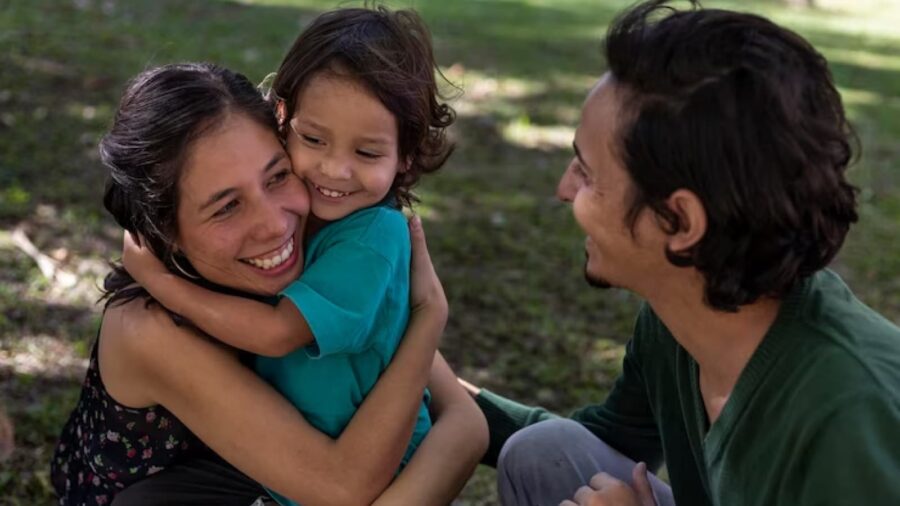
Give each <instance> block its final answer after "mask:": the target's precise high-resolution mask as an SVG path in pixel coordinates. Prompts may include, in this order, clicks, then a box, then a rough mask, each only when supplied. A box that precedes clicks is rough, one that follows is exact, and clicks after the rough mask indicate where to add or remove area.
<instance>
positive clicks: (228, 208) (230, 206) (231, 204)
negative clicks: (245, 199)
mask: <svg viewBox="0 0 900 506" xmlns="http://www.w3.org/2000/svg"><path fill="white" fill-rule="evenodd" d="M237 205H238V201H237V200H229V201H228V203H227V204H225V205H224V206H222V207H220V208H219V210H218V211H216V212H215V213H213V216H214V217H216V218H218V217H221V216H225V215H226V214H228V213H230V212H232V211H234V210H235V209H236V208H237Z"/></svg>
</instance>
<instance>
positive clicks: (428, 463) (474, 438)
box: [374, 352, 488, 506]
mask: <svg viewBox="0 0 900 506" xmlns="http://www.w3.org/2000/svg"><path fill="white" fill-rule="evenodd" d="M428 388H429V389H431V393H432V401H433V402H432V408H433V413H434V415H435V418H436V421H435V423H434V426H433V427H432V428H431V430H430V431H429V432H428V435H427V436H426V437H425V439H424V440H423V441H422V444H421V445H420V446H419V448H418V450H416V453H415V455H413V458H412V460H410V462H409V465H407V466H406V468H405V469H404V470H403V472H402V473H400V476H398V477H397V479H396V480H394V483H393V484H391V486H390V487H388V489H387V490H385V491H384V493H383V494H382V495H381V496H380V497H379V498H378V500H377V501H376V502H375V503H374V504H376V505H378V506H388V505H394V504H396V505H406V504H449V503H450V502H451V501H452V500H453V498H455V497H456V496H457V495H458V494H459V491H460V490H462V488H463V486H464V485H465V484H466V481H468V479H469V477H470V476H472V472H473V471H474V470H475V467H476V466H477V465H478V462H479V461H480V460H481V456H482V454H484V451H485V450H486V449H487V446H488V428H487V422H486V421H485V419H484V415H482V414H481V410H479V409H478V406H477V405H476V404H475V401H473V400H472V398H471V397H470V396H469V395H468V394H467V393H466V391H465V390H463V388H462V387H461V386H460V385H459V384H458V383H457V381H456V375H455V374H453V371H452V370H451V369H450V366H449V365H448V364H447V362H446V360H444V357H443V356H441V354H440V353H439V352H438V353H436V354H435V356H434V363H433V364H432V367H431V380H430V381H429V383H428Z"/></svg>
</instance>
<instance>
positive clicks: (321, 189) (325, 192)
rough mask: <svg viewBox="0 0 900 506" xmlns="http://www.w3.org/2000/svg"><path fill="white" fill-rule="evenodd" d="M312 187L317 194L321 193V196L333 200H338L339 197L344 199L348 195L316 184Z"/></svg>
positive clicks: (348, 193)
mask: <svg viewBox="0 0 900 506" xmlns="http://www.w3.org/2000/svg"><path fill="white" fill-rule="evenodd" d="M313 186H315V187H316V190H318V192H319V193H321V194H322V195H325V196H326V197H331V198H333V199H336V198H340V197H346V196H347V195H350V192H339V191H337V190H332V189H330V188H325V187H323V186H319V185H317V184H313Z"/></svg>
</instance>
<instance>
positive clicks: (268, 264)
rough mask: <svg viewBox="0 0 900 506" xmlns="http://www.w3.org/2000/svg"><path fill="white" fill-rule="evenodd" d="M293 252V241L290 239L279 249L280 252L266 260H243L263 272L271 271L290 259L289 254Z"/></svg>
mask: <svg viewBox="0 0 900 506" xmlns="http://www.w3.org/2000/svg"><path fill="white" fill-rule="evenodd" d="M293 252H294V239H293V238H291V240H290V241H288V242H287V244H285V245H284V247H282V248H281V251H279V252H277V253H275V254H274V255H272V256H269V257H266V258H258V257H257V258H248V259H246V260H244V261H245V262H247V263H248V264H250V265H252V266H254V267H259V268H260V269H263V270H269V269H273V268H275V267H278V266H279V265H281V264H283V263H284V261H285V260H287V259H288V258H290V257H291V254H292V253H293Z"/></svg>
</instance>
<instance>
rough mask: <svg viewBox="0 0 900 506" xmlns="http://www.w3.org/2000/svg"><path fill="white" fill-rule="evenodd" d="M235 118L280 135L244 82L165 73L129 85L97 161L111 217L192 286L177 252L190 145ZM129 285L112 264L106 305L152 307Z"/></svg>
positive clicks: (177, 67)
mask: <svg viewBox="0 0 900 506" xmlns="http://www.w3.org/2000/svg"><path fill="white" fill-rule="evenodd" d="M232 113H240V114H244V115H246V116H247V117H249V118H250V119H252V120H254V121H257V122H258V123H259V124H260V125H263V126H265V127H266V128H271V129H272V131H273V133H274V132H277V129H278V125H277V122H276V120H275V114H274V110H273V108H272V105H271V104H270V103H269V102H267V101H266V100H265V99H264V97H263V96H262V95H261V94H260V92H259V91H258V90H257V89H256V87H255V86H254V85H253V84H252V83H251V82H250V81H249V80H248V79H247V78H246V77H244V76H243V75H241V74H238V73H236V72H232V71H230V70H228V69H225V68H222V67H219V66H216V65H213V64H209V63H179V64H173V65H164V66H162V67H158V68H154V69H150V70H146V71H144V72H142V73H140V74H138V76H137V77H135V78H134V79H133V80H132V81H131V82H130V83H129V85H128V88H127V89H126V90H125V94H124V95H123V96H122V101H121V102H120V103H119V109H118V111H116V116H115V119H114V121H113V125H112V128H111V129H110V131H109V132H108V133H107V134H106V135H104V136H103V139H102V140H101V141H100V159H101V160H102V161H103V164H104V165H105V166H106V168H107V169H109V177H108V179H107V182H106V192H105V194H104V196H103V205H104V206H105V207H106V210H107V211H109V213H110V214H112V216H113V218H115V219H116V222H118V223H119V225H121V226H122V228H124V229H125V230H127V231H128V232H130V233H131V234H132V236H134V237H138V236H139V237H141V238H143V240H144V245H145V246H147V247H149V248H150V249H151V250H152V251H153V252H154V253H155V254H156V256H158V257H159V258H160V259H161V260H162V261H163V263H164V264H165V265H166V267H167V268H168V269H169V270H170V271H172V272H173V273H176V274H178V275H180V276H182V277H185V278H187V279H191V278H189V277H188V276H185V275H184V273H183V272H182V271H186V272H187V273H188V274H190V275H191V276H192V277H193V276H195V275H196V271H194V270H193V268H192V267H191V265H190V263H189V262H188V261H187V259H186V258H185V257H184V256H182V255H180V254H178V253H176V252H175V248H174V244H175V237H177V232H178V230H177V213H178V202H179V193H178V183H179V181H180V180H181V175H182V169H183V166H184V163H185V160H186V158H187V156H188V154H189V149H190V147H191V145H192V143H193V142H194V141H195V140H197V139H198V138H200V137H201V136H203V135H204V134H205V133H207V132H210V131H212V130H213V129H215V128H216V127H217V126H218V125H219V124H220V123H221V122H222V121H223V120H224V119H225V118H226V117H227V116H228V115H229V114H232ZM175 262H177V266H176V264H175ZM179 267H180V268H179ZM191 280H192V281H194V279H191ZM132 285H134V280H133V278H132V277H131V276H130V275H129V274H128V272H127V271H126V270H125V269H124V268H123V267H122V266H121V264H113V270H112V272H110V274H109V275H107V276H106V279H105V280H104V283H103V291H104V295H103V297H104V298H106V299H107V302H106V305H107V306H109V305H110V304H121V303H125V302H128V301H130V300H133V299H135V298H136V297H146V298H148V301H152V298H150V296H149V294H148V293H147V292H146V291H145V290H144V289H143V288H141V287H137V286H132Z"/></svg>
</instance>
